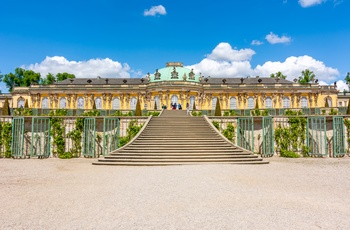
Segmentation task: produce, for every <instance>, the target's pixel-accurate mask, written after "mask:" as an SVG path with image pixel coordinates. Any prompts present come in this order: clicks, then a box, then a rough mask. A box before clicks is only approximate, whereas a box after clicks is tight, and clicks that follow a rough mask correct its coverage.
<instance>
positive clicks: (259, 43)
mask: <svg viewBox="0 0 350 230" xmlns="http://www.w3.org/2000/svg"><path fill="white" fill-rule="evenodd" d="M262 44H264V43H263V42H262V41H259V40H253V41H252V43H251V45H254V46H260V45H262Z"/></svg>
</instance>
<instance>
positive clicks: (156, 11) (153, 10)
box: [143, 5, 166, 16]
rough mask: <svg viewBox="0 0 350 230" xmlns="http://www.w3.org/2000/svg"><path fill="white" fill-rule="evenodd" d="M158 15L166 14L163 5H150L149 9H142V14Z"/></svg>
mask: <svg viewBox="0 0 350 230" xmlns="http://www.w3.org/2000/svg"><path fill="white" fill-rule="evenodd" d="M157 14H159V15H166V10H165V7H164V6H162V5H159V6H152V7H151V9H149V10H147V9H146V10H144V12H143V16H156V15H157Z"/></svg>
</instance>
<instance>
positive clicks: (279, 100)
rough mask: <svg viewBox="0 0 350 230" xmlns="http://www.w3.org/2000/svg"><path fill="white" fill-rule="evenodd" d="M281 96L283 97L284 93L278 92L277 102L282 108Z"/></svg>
mask: <svg viewBox="0 0 350 230" xmlns="http://www.w3.org/2000/svg"><path fill="white" fill-rule="evenodd" d="M283 97H284V93H280V94H279V97H278V102H279V104H280V107H281V108H283Z"/></svg>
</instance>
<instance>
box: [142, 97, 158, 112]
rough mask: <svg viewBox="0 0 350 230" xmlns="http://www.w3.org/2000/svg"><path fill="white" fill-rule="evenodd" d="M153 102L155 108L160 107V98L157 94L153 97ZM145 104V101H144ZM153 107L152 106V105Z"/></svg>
mask: <svg viewBox="0 0 350 230" xmlns="http://www.w3.org/2000/svg"><path fill="white" fill-rule="evenodd" d="M154 104H155V105H157V109H160V99H159V96H155V97H154ZM145 105H146V103H145ZM153 108H154V107H153Z"/></svg>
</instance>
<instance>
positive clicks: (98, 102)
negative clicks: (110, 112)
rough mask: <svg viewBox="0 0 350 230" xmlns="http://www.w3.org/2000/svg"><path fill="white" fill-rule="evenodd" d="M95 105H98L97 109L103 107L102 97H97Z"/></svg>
mask: <svg viewBox="0 0 350 230" xmlns="http://www.w3.org/2000/svg"><path fill="white" fill-rule="evenodd" d="M95 105H96V109H102V100H101V98H100V97H97V98H96V99H95Z"/></svg>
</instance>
